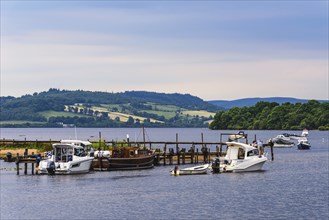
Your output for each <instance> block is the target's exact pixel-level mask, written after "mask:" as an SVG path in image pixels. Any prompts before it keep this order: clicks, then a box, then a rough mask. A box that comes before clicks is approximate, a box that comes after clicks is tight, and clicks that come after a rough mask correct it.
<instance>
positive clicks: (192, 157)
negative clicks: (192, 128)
mask: <svg viewBox="0 0 329 220" xmlns="http://www.w3.org/2000/svg"><path fill="white" fill-rule="evenodd" d="M193 159H194V144H193V145H192V147H191V164H193V162H194V160H193Z"/></svg>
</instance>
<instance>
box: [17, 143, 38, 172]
mask: <svg viewBox="0 0 329 220" xmlns="http://www.w3.org/2000/svg"><path fill="white" fill-rule="evenodd" d="M15 162H16V170H17V175H19V170H20V168H19V165H20V164H24V174H25V175H27V167H28V164H31V174H32V175H34V170H35V174H38V164H39V163H38V161H37V157H36V155H35V154H34V152H32V155H29V154H28V149H25V151H24V155H23V156H20V155H19V154H17V156H16V161H15ZM34 167H35V169H34Z"/></svg>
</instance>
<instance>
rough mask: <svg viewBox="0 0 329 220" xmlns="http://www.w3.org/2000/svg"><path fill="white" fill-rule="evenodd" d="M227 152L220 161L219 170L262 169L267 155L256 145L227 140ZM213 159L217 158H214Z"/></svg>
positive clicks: (242, 170)
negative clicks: (261, 152)
mask: <svg viewBox="0 0 329 220" xmlns="http://www.w3.org/2000/svg"><path fill="white" fill-rule="evenodd" d="M226 144H227V147H228V148H227V153H226V156H225V157H224V160H222V161H220V165H219V168H220V172H248V171H259V170H261V169H262V167H263V165H264V163H265V162H266V161H267V157H266V156H265V155H264V154H260V153H259V152H260V151H259V149H258V148H257V147H254V146H251V145H249V144H245V143H240V142H227V143H226ZM214 159H215V160H216V159H218V158H214Z"/></svg>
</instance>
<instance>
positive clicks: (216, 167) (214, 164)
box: [211, 158, 220, 173]
mask: <svg viewBox="0 0 329 220" xmlns="http://www.w3.org/2000/svg"><path fill="white" fill-rule="evenodd" d="M211 167H212V172H213V173H220V169H219V158H215V159H214V160H213V161H212V163H211Z"/></svg>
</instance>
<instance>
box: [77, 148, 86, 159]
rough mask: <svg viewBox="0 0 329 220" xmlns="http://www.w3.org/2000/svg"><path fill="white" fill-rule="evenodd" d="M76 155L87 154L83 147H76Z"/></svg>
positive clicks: (82, 155)
mask: <svg viewBox="0 0 329 220" xmlns="http://www.w3.org/2000/svg"><path fill="white" fill-rule="evenodd" d="M74 155H75V156H78V157H84V156H86V155H87V154H86V152H85V150H84V149H83V148H74Z"/></svg>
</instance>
